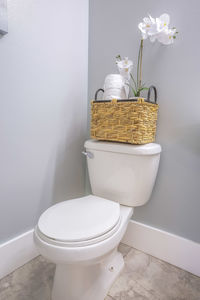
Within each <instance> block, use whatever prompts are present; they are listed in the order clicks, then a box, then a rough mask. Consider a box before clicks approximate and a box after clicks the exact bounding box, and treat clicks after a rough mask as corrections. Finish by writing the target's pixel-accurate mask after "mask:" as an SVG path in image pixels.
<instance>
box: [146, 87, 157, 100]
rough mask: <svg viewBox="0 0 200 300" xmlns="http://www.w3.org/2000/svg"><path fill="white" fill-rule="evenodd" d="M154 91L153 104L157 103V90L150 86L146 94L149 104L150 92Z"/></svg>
mask: <svg viewBox="0 0 200 300" xmlns="http://www.w3.org/2000/svg"><path fill="white" fill-rule="evenodd" d="M152 90H153V91H154V102H155V103H157V98H158V95H157V89H156V87H155V86H154V85H151V86H150V87H149V89H148V94H147V102H151V101H150V96H151V91H152Z"/></svg>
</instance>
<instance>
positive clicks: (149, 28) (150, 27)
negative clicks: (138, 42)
mask: <svg viewBox="0 0 200 300" xmlns="http://www.w3.org/2000/svg"><path fill="white" fill-rule="evenodd" d="M138 28H139V29H140V30H141V32H142V38H143V39H144V40H145V39H147V38H148V37H149V36H154V35H155V33H156V32H157V25H156V20H155V19H154V18H152V17H151V16H150V15H149V18H144V19H143V22H141V23H139V24H138Z"/></svg>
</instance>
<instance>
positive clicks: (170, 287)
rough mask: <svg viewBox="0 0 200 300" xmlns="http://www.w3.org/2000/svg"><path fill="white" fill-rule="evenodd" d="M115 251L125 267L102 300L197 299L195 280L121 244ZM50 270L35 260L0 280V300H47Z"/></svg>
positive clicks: (199, 298)
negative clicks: (123, 261)
mask: <svg viewBox="0 0 200 300" xmlns="http://www.w3.org/2000/svg"><path fill="white" fill-rule="evenodd" d="M119 251H120V252H121V253H122V254H123V256H124V259H125V268H124V270H123V271H122V273H121V275H120V276H119V277H118V279H117V280H116V281H115V283H114V285H113V286H112V288H111V289H110V291H109V295H108V296H107V297H106V298H105V300H200V278H199V277H196V276H194V275H192V274H190V273H188V272H185V271H183V270H181V269H178V268H176V267H174V266H172V265H169V264H168V263H165V262H163V261H160V260H158V259H156V258H154V257H152V256H149V255H147V254H145V253H143V252H140V251H138V250H135V249H133V248H130V247H128V246H126V245H124V244H121V245H120V247H119ZM54 271H55V265H54V264H52V263H49V262H47V261H46V260H45V259H44V258H42V257H41V256H39V257H37V258H36V259H34V260H32V261H31V262H29V263H28V264H26V265H25V266H23V267H21V268H19V269H18V270H16V271H15V272H13V273H12V274H10V275H8V276H7V277H5V278H3V279H2V280H0V300H50V295H51V289H52V282H53V275H54ZM80 300H81V299H80ZM94 300H95V299H94Z"/></svg>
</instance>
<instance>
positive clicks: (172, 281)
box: [109, 249, 200, 300]
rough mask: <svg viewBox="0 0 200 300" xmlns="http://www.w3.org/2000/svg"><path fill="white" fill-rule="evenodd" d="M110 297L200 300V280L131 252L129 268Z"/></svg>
mask: <svg viewBox="0 0 200 300" xmlns="http://www.w3.org/2000/svg"><path fill="white" fill-rule="evenodd" d="M134 293H137V295H136V294H134ZM130 294H133V295H131V296H130ZM109 295H111V296H112V297H113V298H114V299H116V300H118V299H127V300H128V299H129V298H130V299H140V298H141V297H143V298H141V299H160V300H179V299H180V300H200V278H199V277H196V276H194V275H192V274H190V273H188V272H185V271H183V270H181V269H179V268H176V267H174V266H172V265H170V264H168V263H165V262H163V261H160V260H158V259H156V258H154V257H152V256H149V255H147V254H144V253H142V252H140V251H137V250H135V249H131V251H129V253H128V254H127V256H126V257H125V268H124V270H123V272H122V274H121V276H120V277H119V278H118V279H117V281H116V282H115V284H114V285H113V287H112V288H111V290H110V292H109ZM120 297H121V298H120ZM123 297H124V298H123ZM131 297H132V298H131Z"/></svg>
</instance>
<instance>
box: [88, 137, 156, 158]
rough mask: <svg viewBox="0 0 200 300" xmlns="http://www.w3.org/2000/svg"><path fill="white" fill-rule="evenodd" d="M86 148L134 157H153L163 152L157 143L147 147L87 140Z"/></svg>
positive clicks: (146, 145)
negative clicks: (132, 155)
mask: <svg viewBox="0 0 200 300" xmlns="http://www.w3.org/2000/svg"><path fill="white" fill-rule="evenodd" d="M84 146H85V148H87V149H91V150H97V151H106V152H107V151H108V152H116V153H125V154H134V155H152V154H158V153H160V152H161V151H162V149H161V146H160V145H159V144H156V143H149V144H145V145H132V144H125V143H117V142H103V141H97V140H87V141H86V142H85V144H84Z"/></svg>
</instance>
